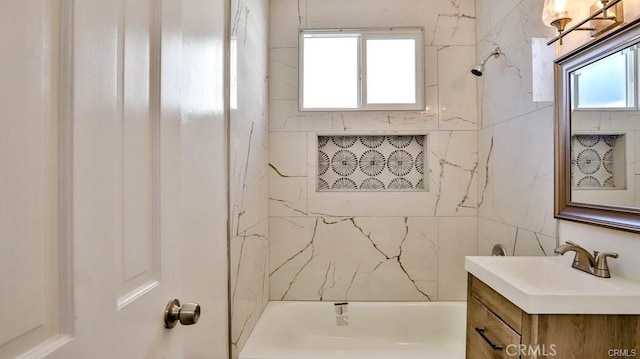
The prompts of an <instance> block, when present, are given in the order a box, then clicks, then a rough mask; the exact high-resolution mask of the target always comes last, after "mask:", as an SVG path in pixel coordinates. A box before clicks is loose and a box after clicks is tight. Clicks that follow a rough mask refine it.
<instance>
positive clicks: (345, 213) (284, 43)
mask: <svg viewBox="0 0 640 359" xmlns="http://www.w3.org/2000/svg"><path fill="white" fill-rule="evenodd" d="M391 26H423V27H424V28H425V80H426V95H425V96H426V103H427V108H426V110H425V111H421V112H385V111H377V112H299V111H298V49H297V44H298V32H299V30H300V29H303V28H340V27H351V28H352V27H363V28H364V27H391ZM269 44H270V48H269V97H270V99H269V216H270V219H269V242H270V245H269V252H270V261H269V262H270V265H269V276H270V285H269V287H270V298H271V300H448V299H464V298H465V291H466V273H465V272H464V265H463V263H464V255H474V254H476V253H477V227H478V221H477V203H478V191H477V189H478V185H477V184H478V169H479V168H478V156H477V152H478V145H477V139H478V136H477V133H478V125H479V117H478V113H477V102H476V101H477V95H476V79H475V78H474V77H473V76H470V75H469V68H470V67H471V66H473V65H474V63H475V58H476V37H475V2H474V1H473V0H446V1H445V0H438V1H423V0H405V1H397V0H350V1H346V2H345V1H342V0H340V1H338V0H271V1H270V28H269ZM349 134H358V135H367V134H372V135H416V134H420V135H426V136H427V138H428V141H427V142H428V143H427V144H426V146H425V156H427V158H426V161H425V162H426V163H428V169H427V171H425V172H426V180H427V181H428V185H427V186H425V187H427V188H428V189H429V190H428V191H424V192H393V193H388V192H376V193H372V192H367V193H358V192H353V193H344V192H339V193H336V192H318V191H317V190H316V179H317V178H318V175H317V168H318V166H317V160H318V155H317V137H318V136H319V135H320V136H331V135H349Z"/></svg>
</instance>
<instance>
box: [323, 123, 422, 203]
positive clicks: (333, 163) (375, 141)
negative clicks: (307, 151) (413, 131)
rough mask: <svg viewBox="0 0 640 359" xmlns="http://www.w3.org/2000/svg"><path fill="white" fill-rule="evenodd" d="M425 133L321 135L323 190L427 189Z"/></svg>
mask: <svg viewBox="0 0 640 359" xmlns="http://www.w3.org/2000/svg"><path fill="white" fill-rule="evenodd" d="M425 140H426V138H425V136H424V135H417V136H413V135H404V136H397V135H394V136H385V135H368V136H351V135H339V136H318V187H317V190H318V191H320V192H322V191H347V192H348V191H371V192H376V191H412V190H417V191H424V190H425V180H424V178H425V176H424V168H425V163H424V146H425Z"/></svg>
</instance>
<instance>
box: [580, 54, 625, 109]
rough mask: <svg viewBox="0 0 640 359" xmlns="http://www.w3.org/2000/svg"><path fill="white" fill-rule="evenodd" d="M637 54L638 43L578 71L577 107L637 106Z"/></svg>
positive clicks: (609, 107) (617, 107) (621, 107)
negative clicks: (636, 46) (636, 45)
mask: <svg viewBox="0 0 640 359" xmlns="http://www.w3.org/2000/svg"><path fill="white" fill-rule="evenodd" d="M635 55H636V49H635V46H634V47H632V48H629V49H625V50H624V51H620V52H616V53H614V54H612V55H609V56H607V57H605V58H603V59H600V60H598V61H596V62H593V63H591V64H589V65H587V66H585V67H583V68H581V69H579V70H577V71H575V72H574V73H573V76H572V77H571V88H572V91H571V92H572V93H573V99H572V100H573V101H572V107H573V109H574V110H588V109H635V107H636V98H635V97H636V94H635V76H636V75H635V73H636V56H635Z"/></svg>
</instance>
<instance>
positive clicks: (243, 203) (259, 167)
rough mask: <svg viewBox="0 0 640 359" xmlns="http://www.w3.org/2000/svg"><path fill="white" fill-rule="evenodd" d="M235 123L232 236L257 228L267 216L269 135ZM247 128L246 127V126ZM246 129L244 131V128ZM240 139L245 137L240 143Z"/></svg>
mask: <svg viewBox="0 0 640 359" xmlns="http://www.w3.org/2000/svg"><path fill="white" fill-rule="evenodd" d="M240 123H241V121H236V125H235V126H232V129H231V131H232V133H234V134H237V135H238V136H237V137H238V138H236V136H232V139H231V152H230V154H229V155H230V157H231V168H230V176H231V181H230V194H231V198H230V203H231V218H230V220H231V224H232V225H231V228H232V233H231V235H234V236H235V235H238V233H240V232H242V231H243V230H245V229H247V228H249V227H251V226H253V225H255V224H256V223H258V222H260V221H261V220H262V219H264V218H266V217H267V216H268V205H269V204H268V200H267V198H265V196H264V194H265V193H268V190H269V184H268V168H267V161H268V157H267V156H268V154H267V147H268V137H267V136H268V134H267V132H266V131H265V129H264V128H263V127H262V124H260V123H255V122H251V123H250V127H248V128H247V126H240V125H239V124H240ZM245 125H246V123H245ZM242 127H244V128H242ZM239 137H242V138H243V140H241V139H240V138H239Z"/></svg>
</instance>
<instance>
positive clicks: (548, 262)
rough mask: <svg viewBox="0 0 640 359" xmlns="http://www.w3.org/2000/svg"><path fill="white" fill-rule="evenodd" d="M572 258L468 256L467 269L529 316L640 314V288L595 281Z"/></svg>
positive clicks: (621, 280)
mask: <svg viewBox="0 0 640 359" xmlns="http://www.w3.org/2000/svg"><path fill="white" fill-rule="evenodd" d="M568 257H571V258H573V256H572V255H566V256H564V257H561V256H553V257H489V256H485V257H466V258H465V269H466V270H467V272H469V273H471V274H473V275H474V276H475V277H476V278H478V279H480V280H481V281H482V282H484V283H485V284H487V285H488V286H489V287H491V288H493V289H494V290H495V291H497V292H498V293H500V294H502V295H503V296H504V297H505V298H507V299H508V300H510V301H511V302H512V303H513V304H515V305H517V306H518V307H520V308H521V309H522V310H524V311H525V312H527V313H529V314H640V283H638V282H636V281H632V280H629V279H626V278H622V277H619V276H616V274H615V273H612V274H611V277H612V278H598V277H595V276H593V275H590V274H588V273H585V272H582V271H579V270H577V269H575V268H571V258H568Z"/></svg>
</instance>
